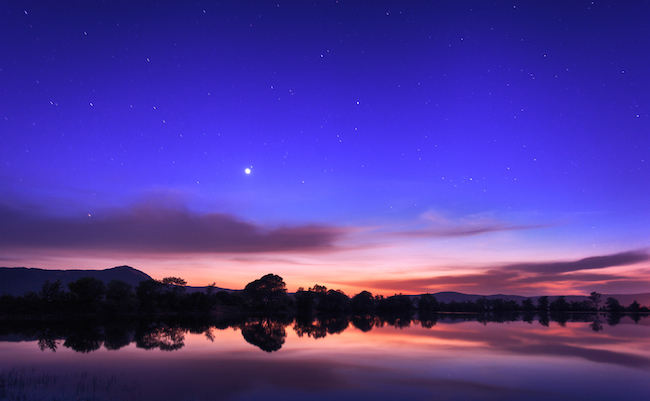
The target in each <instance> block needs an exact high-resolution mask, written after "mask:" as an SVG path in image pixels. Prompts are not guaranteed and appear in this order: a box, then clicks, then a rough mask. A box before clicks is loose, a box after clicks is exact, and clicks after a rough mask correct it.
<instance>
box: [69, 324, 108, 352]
mask: <svg viewBox="0 0 650 401" xmlns="http://www.w3.org/2000/svg"><path fill="white" fill-rule="evenodd" d="M103 340H104V339H103V336H102V331H101V330H100V328H99V327H98V326H90V325H89V326H85V325H84V326H78V327H75V328H74V329H73V331H72V332H71V333H70V334H69V335H68V337H67V338H66V339H65V342H64V343H63V346H64V347H68V348H71V349H72V350H74V351H76V352H81V353H88V352H92V351H97V350H98V349H99V347H101V346H102V343H103Z"/></svg>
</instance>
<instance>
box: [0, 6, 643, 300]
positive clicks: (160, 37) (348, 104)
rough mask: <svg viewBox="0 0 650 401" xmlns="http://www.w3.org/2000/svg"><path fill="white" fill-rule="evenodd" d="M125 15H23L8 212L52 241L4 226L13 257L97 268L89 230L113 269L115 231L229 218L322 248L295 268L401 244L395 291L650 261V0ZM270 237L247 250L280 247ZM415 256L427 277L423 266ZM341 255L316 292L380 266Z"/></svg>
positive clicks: (5, 176)
mask: <svg viewBox="0 0 650 401" xmlns="http://www.w3.org/2000/svg"><path fill="white" fill-rule="evenodd" d="M106 3H107V4H104V3H102V2H99V1H86V2H72V1H63V2H45V1H43V2H41V1H35V2H23V1H16V2H7V3H3V4H2V5H0V35H1V37H2V44H1V45H0V91H1V92H0V93H1V95H0V191H1V192H2V201H1V202H2V205H1V206H2V208H3V210H2V213H3V216H8V217H6V218H7V219H8V221H11V224H6V226H5V227H9V228H11V229H14V230H18V231H20V230H22V229H20V228H19V227H23V228H24V227H32V228H29V229H28V228H25V229H24V230H23V232H22V233H21V234H20V235H18V236H16V235H15V232H14V233H13V234H12V233H11V232H9V228H5V230H4V232H3V233H0V234H2V237H1V239H2V241H3V243H4V246H3V249H4V251H3V254H2V255H3V256H2V258H3V259H5V260H6V261H7V262H5V264H9V265H12V264H14V262H15V263H19V262H20V263H24V264H29V265H34V266H40V265H47V263H46V262H45V261H44V260H42V259H33V258H32V259H30V257H28V256H25V255H31V254H32V253H34V252H33V251H35V250H38V251H39V252H38V253H39V254H41V255H44V254H47V253H48V252H55V251H56V252H60V251H61V250H63V251H64V252H68V253H67V255H68V257H70V258H72V259H74V255H75V254H76V253H75V252H76V251H77V250H78V249H77V247H75V246H74V245H73V243H74V241H77V240H78V239H79V238H81V237H84V238H90V239H89V243H90V245H85V246H83V247H81V248H83V249H84V250H87V249H88V248H91V249H93V250H95V251H97V252H100V251H101V252H104V253H101V252H100V254H101V257H102V258H104V259H102V261H103V262H101V263H110V262H109V261H106V257H107V256H106V252H108V253H110V254H120V252H122V251H134V250H135V251H137V249H138V244H139V242H138V240H137V239H133V242H132V244H134V245H133V247H126V248H129V249H126V250H125V247H124V244H123V243H121V242H120V241H119V240H115V238H114V236H119V232H120V230H127V228H126V227H133V226H134V225H140V226H142V227H144V228H142V230H143V231H142V232H141V233H140V236H139V237H147V236H149V234H148V233H150V234H151V236H150V238H149V239H148V240H146V241H145V240H143V243H142V246H143V247H142V250H143V252H145V251H146V252H153V251H152V249H156V246H155V245H152V244H153V243H154V242H156V240H155V239H151V238H154V237H155V235H154V234H155V233H159V232H160V231H161V230H162V231H165V230H168V231H174V227H177V226H176V225H175V223H173V222H174V221H176V222H178V220H174V219H169V218H167V217H165V216H168V213H176V212H178V213H181V214H184V216H185V217H187V219H189V220H188V221H191V222H193V223H188V224H189V225H187V226H186V227H185V228H184V230H185V231H183V233H185V234H187V233H188V232H193V230H194V232H196V225H199V226H201V227H206V225H207V226H209V225H210V224H216V225H217V226H219V224H220V223H215V222H214V221H211V220H209V218H207V220H206V215H209V214H214V213H218V214H220V216H222V217H223V218H224V219H225V220H228V221H229V222H231V223H233V224H243V225H245V226H246V227H248V228H247V229H248V230H249V231H250V232H254V233H258V234H259V233H262V234H260V235H262V237H264V235H266V234H264V233H268V232H271V233H272V234H278V235H284V234H282V233H277V232H275V231H273V230H276V229H278V227H280V228H283V227H284V228H288V229H290V230H294V231H295V233H294V231H292V234H291V235H296V234H297V235H296V237H297V239H296V241H298V242H300V239H301V238H302V239H304V232H303V231H301V230H307V231H308V232H310V233H311V234H313V235H315V237H314V240H313V242H309V243H307V244H302V243H300V245H297V246H286V247H282V246H280V247H279V248H278V249H276V251H277V252H280V253H282V252H285V251H286V252H289V253H288V254H286V255H284V254H283V255H282V258H284V260H287V259H290V260H289V262H287V263H289V264H291V263H297V262H296V258H297V257H296V256H295V253H294V252H295V249H296V248H301V249H302V247H303V245H304V250H305V252H307V254H310V252H314V254H320V252H321V251H322V250H323V248H327V250H328V252H329V251H332V250H333V253H334V254H336V253H337V249H339V248H340V249H343V248H345V252H349V251H350V248H352V247H359V246H361V247H362V248H363V250H364V251H363V252H364V253H363V256H359V257H358V259H364V260H365V259H367V258H372V256H371V255H373V252H371V251H370V250H369V249H372V248H373V247H378V248H381V249H385V248H386V247H393V248H395V247H396V248H395V249H398V250H395V252H394V253H391V255H393V257H394V259H392V262H390V263H388V264H390V266H391V267H390V268H388V267H387V269H388V270H385V272H386V274H388V276H390V275H391V274H396V270H395V269H397V270H399V271H400V272H403V271H405V270H406V271H408V269H409V266H411V265H412V266H416V268H414V269H415V270H417V271H418V274H419V275H420V276H423V277H430V276H432V275H433V276H436V275H438V274H440V272H439V271H437V270H436V266H437V265H436V264H435V263H434V262H433V261H434V260H437V259H440V258H442V259H444V260H445V263H446V265H445V266H449V263H451V262H450V261H453V263H452V264H454V266H458V267H459V268H460V267H462V266H466V265H467V264H468V263H469V264H472V263H475V262H477V261H478V260H485V261H487V262H499V261H502V262H504V263H505V262H511V261H540V260H546V261H555V260H559V259H562V260H565V259H566V260H576V259H579V258H582V257H588V256H598V255H610V254H618V253H621V252H628V251H633V252H637V253H640V254H644V255H645V254H646V251H647V249H646V247H647V246H648V243H649V239H650V228H649V227H650V208H649V207H648V204H649V202H648V200H650V185H649V184H650V167H649V165H650V118H649V110H650V79H649V78H648V72H649V71H650V56H649V54H650V53H649V52H648V49H650V23H648V21H650V19H649V16H650V4H648V2H647V1H630V2H610V1H606V2H602V1H594V2H591V1H571V2H523V1H509V2H497V4H493V3H491V2H490V3H488V2H482V1H475V2H464V1H448V2H442V1H430V2H424V1H422V2H376V1H372V2H371V1H339V2H336V1H325V2H308V1H301V2H299V1H292V2H284V1H282V2H277V1H276V2H261V1H260V2H219V3H216V2H205V3H194V2H180V1H179V2H160V3H159V4H156V2H150V1H144V2H143V1H139V2H131V1H129V2H111V1H107V2H106ZM224 3H225V4H224ZM230 3H232V4H230ZM247 167H252V173H251V174H250V175H247V174H245V173H244V169H245V168H247ZM142 210H146V211H148V212H151V213H159V215H158V216H159V218H158V220H156V221H155V222H151V221H149V220H146V218H143V217H142V216H141V215H140V214H138V213H141V211H142ZM138 216H140V217H138ZM160 216H162V217H160ZM82 219H83V220H82ZM88 219H96V220H93V222H94V221H97V220H100V223H101V224H99V223H97V224H99V225H97V226H93V224H95V223H90V222H89V221H90V220H88ZM102 219H103V220H102ZM129 219H131V220H129ZM141 219H144V220H146V221H149V223H151V225H152V226H151V227H149V226H147V224H149V223H146V222H145V223H142V221H143V220H141ZM154 220H155V219H154ZM165 221H167V222H168V223H165ZM219 221H222V220H219ZM26 222H29V224H27V223H26ZM121 224H122V225H121ZM166 224H167V225H166ZM192 224H196V225H192ZM224 224H225V223H224ZM106 225H108V226H110V227H113V228H114V230H115V232H113V233H112V234H111V230H109V229H106ZM181 225H182V224H181ZM80 226H83V227H90V228H87V230H89V231H84V230H86V228H84V229H79V227H80ZM161 226H165V227H166V228H161ZM75 227H76V228H75ZM93 227H95V228H93ZM148 227H149V228H148ZM219 227H220V226H219ZM242 227H243V226H242ZM149 229H150V230H152V231H147V230H149ZM30 230H31V231H30ZM75 230H78V231H75ZM93 230H94V231H93ZM216 230H217V231H219V230H222V228H218V229H216ZM269 230H270V231H269ZM310 230H311V231H310ZM313 230H316V231H317V233H314V232H313ZM208 231H209V230H208ZM222 231H223V232H224V233H226V234H223V235H225V237H227V236H228V235H227V233H228V229H227V228H224V229H223V230H222ZM222 231H220V232H222ZM244 231H245V230H244ZM80 232H81V234H79V233H80ZM98 232H104V233H106V232H108V234H105V235H106V236H105V237H104V236H102V235H103V234H102V235H100V234H98ZM199 232H200V230H199ZM247 232H248V231H247ZM36 233H37V234H36ZM495 233H496V234H495ZM504 233H506V234H504ZM181 234H182V233H181ZM181 234H179V235H181ZM185 234H182V235H185ZM206 235H208V236H209V234H206ZM220 235H221V234H220ZM269 235H271V234H269ZM495 235H497V237H495ZM499 235H507V237H505V238H504V237H499ZM66 236H69V238H68V240H67V242H66V239H65V238H66ZM18 237H20V238H18ZM225 237H223V236H221V237H219V236H217V237H215V241H222V240H223V238H225ZM35 238H38V239H35ZM48 238H49V239H48ZM52 238H54V239H52ZM93 238H95V239H94V240H93ZM156 238H157V237H156ZM174 238H176V239H178V238H177V237H174ZM174 238H172V237H170V238H168V239H169V240H170V241H171V240H173V239H174ZM204 238H205V236H204ZM247 238H248V237H246V236H244V237H242V241H243V245H242V246H243V248H237V246H239V245H241V244H239V243H238V244H237V246H235V248H233V249H234V253H237V252H239V251H240V250H241V249H248V250H247V251H245V253H260V252H261V253H264V252H266V251H268V250H269V249H270V248H268V247H265V246H266V245H265V246H261V247H257V248H256V246H257V245H255V244H258V243H257V242H255V241H262V242H263V240H264V238H261V239H260V238H256V239H254V240H253V242H252V243H247V242H246V241H248V240H249V239H247ZM282 238H283V239H282V240H277V241H276V240H273V241H271V243H272V244H277V243H285V244H288V243H292V241H293V240H294V239H292V238H293V237H290V238H285V237H282ZM459 238H461V240H462V242H457V243H456V244H454V245H453V246H450V248H448V249H447V248H445V247H446V245H443V242H444V241H447V240H449V241H458V239H459ZM470 240H471V241H470ZM93 241H95V242H93ZM274 241H275V242H274ZM278 241H279V242H278ZM472 241H474V242H472ZM100 242H101V243H102V245H101V246H97V245H92V244H93V243H95V244H97V243H100ZM208 242H209V241H208ZM226 242H228V241H226ZM235 242H236V241H235ZM228 243H229V242H228ZM106 244H108V245H106ZM111 244H114V247H112V248H111V246H110V245H111ZM378 244H381V247H379V245H378ZM495 244H496V245H495ZM258 245H259V244H258ZM166 246H167V245H166V244H165V242H164V241H162V242H161V244H160V245H159V246H158V248H164V247H166ZM215 246H216V245H215ZM402 246H405V247H406V248H403V249H402V248H399V247H402ZM247 247H249V248H247ZM409 247H417V248H418V249H421V250H422V254H418V255H419V259H417V261H413V260H410V261H407V260H406V259H400V258H399V255H406V254H409V255H411V256H412V255H413V254H412V249H411V248H409ZM19 248H20V249H26V251H24V252H23V253H21V252H18V251H17V249H19ZM100 248H101V249H100ZM180 248H181V249H180V251H179V252H180V254H179V255H180V256H177V259H178V260H182V259H183V258H184V256H182V255H183V249H182V248H183V247H182V246H181V247H180ZM271 248H273V246H271ZM399 249H402V250H401V251H400V250H399ZM409 249H410V250H409ZM427 249H428V250H429V251H430V253H427V252H429V251H425V250H427ZM463 249H465V251H463ZM186 251H187V252H189V253H192V254H193V255H195V256H196V252H198V253H199V254H201V255H203V256H202V257H204V259H205V260H208V259H210V258H211V257H214V258H215V260H222V259H221V258H222V256H214V255H215V253H217V254H219V255H221V254H222V253H224V252H226V251H224V246H222V245H218V246H216V248H214V249H210V246H209V245H206V247H205V248H200V249H199V250H198V251H197V249H195V248H193V247H189V248H188V249H186ZM526 251H529V252H530V254H529V258H528V257H527V256H526ZM56 252H55V253H56ZM400 252H402V253H401V254H400ZM154 253H155V252H154ZM59 255H60V254H59ZM275 255H277V253H275ZM292 255H293V256H292ZM328 255H329V256H327V257H324V258H325V259H318V262H317V263H315V264H316V265H317V266H318V267H317V268H314V270H313V271H312V273H310V274H311V275H310V274H307V273H305V270H303V271H302V272H301V273H300V274H301V275H300V277H301V279H304V280H307V281H309V280H311V281H314V280H319V275H320V274H321V272H322V270H323V268H325V267H326V266H332V265H336V264H337V263H345V264H346V266H348V268H349V269H350V270H346V273H345V274H349V275H351V276H355V277H356V276H359V277H360V280H364V278H363V277H365V276H364V274H370V272H366V273H360V271H362V270H363V271H365V270H364V269H363V268H360V270H356V269H355V268H354V263H352V261H353V260H357V258H355V257H352V256H350V257H347V258H344V259H345V260H344V262H336V260H337V256H332V253H328ZM374 255H377V256H376V257H377V258H381V259H382V260H385V259H384V258H385V256H386V255H385V254H382V253H381V252H379V251H378V252H377V253H374ZM468 255H470V256H468ZM230 257H233V256H232V255H230V256H229V258H230ZM72 259H71V260H72ZM109 259H110V258H109ZM118 259H119V258H118ZM642 259H643V258H642ZM646 259H647V258H646ZM119 260H126V261H127V262H129V261H130V259H128V258H126V259H124V258H122V259H119ZM323 260H327V261H326V262H324V261H323ZM400 260H403V263H402V262H400ZM310 261H311V262H310V263H314V261H313V259H310ZM116 262H117V259H116ZM303 262H304V261H303ZM470 262H471V263H470ZM70 263H73V262H70ZM75 263H77V265H80V263H81V262H79V261H78V262H75ZM84 263H86V262H84ZM87 263H90V262H87ZM94 263H96V264H95V265H92V263H91V266H87V267H90V268H105V267H110V266H103V265H101V263H100V262H94ZM97 263H98V264H97ZM134 263H135V262H134ZM142 263H143V265H141V266H135V267H140V268H143V266H145V265H146V263H144V262H142ZM205 263H206V264H207V265H209V262H205ZM219 263H221V262H219ZM219 263H217V264H219ZM73 264H74V263H73ZM398 265H399V268H398ZM53 266H54V265H53ZM147 266H148V265H147ZM203 266H205V265H203ZM274 266H275V267H277V266H279V265H274ZM423 266H424V267H423ZM154 267H155V266H151V269H153V268H154ZM279 268H280V269H281V267H279ZM391 268H392V269H393V270H390V269H391ZM635 268H636V269H637V270H634V272H635V273H634V274H637V275H638V274H641V273H640V271H639V270H638V268H639V266H635ZM642 268H643V269H646V270H644V271H643V272H647V269H648V265H647V263H646V264H645V266H642ZM185 269H189V268H185ZM203 269H204V270H205V269H208V271H209V268H206V267H203ZM215 269H216V270H215V271H219V270H218V268H215ZM236 269H243V270H246V269H247V268H246V267H245V266H239V267H237V268H236ZM422 269H425V273H423V272H422ZM143 270H147V269H145V268H143ZM378 271H379V272H384V270H381V269H379V270H378ZM628 273H629V274H632V273H631V272H628ZM192 274H193V273H190V272H189V271H188V272H187V273H185V275H186V276H190V277H192ZM210 274H213V273H208V272H206V271H204V273H201V274H198V273H197V274H196V275H197V276H201V275H202V277H203V276H205V277H207V276H209V275H210ZM216 274H217V273H214V274H213V275H216ZM218 274H223V272H222V271H219V272H218ZM285 274H288V275H291V274H292V273H291V271H287V273H285ZM341 274H344V273H340V274H339V275H341ZM373 274H374V272H373ZM178 275H183V272H181V273H179V274H178ZM420 276H418V277H420ZM253 278H255V277H253ZM619 278H620V277H619ZM629 278H630V277H628V276H625V277H623V278H620V279H621V280H627V279H629ZM389 279H390V277H389ZM211 281H212V280H211ZM333 281H334V280H333V279H330V281H329V282H333ZM607 283H608V282H605V281H602V282H599V285H603V286H606V284H607ZM243 284H245V283H243ZM341 285H344V284H341ZM578 287H579V286H577V285H573V286H572V287H571V288H578ZM637 287H638V286H637ZM637 287H635V290H639V288H637ZM477 288H481V287H477ZM603 288H606V287H603ZM607 288H609V287H607ZM616 288H618V287H616ZM621 288H623V287H621ZM647 288H648V289H649V290H650V287H647ZM623 289H625V288H623ZM477 291H478V290H477ZM486 291H487V290H486Z"/></svg>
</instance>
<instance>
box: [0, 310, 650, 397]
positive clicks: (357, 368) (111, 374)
mask: <svg viewBox="0 0 650 401" xmlns="http://www.w3.org/2000/svg"><path fill="white" fill-rule="evenodd" d="M623 323H629V322H626V321H623ZM286 334H287V337H286V339H285V342H284V343H283V345H282V349H281V350H279V351H278V352H272V353H269V352H262V351H261V350H260V349H259V348H257V347H254V346H252V345H251V344H249V343H247V342H246V341H244V340H243V338H242V333H241V331H240V330H239V329H232V328H228V329H225V330H217V329H215V328H212V329H211V335H209V336H206V333H191V332H186V333H184V339H183V344H184V346H183V347H182V348H181V349H179V350H177V351H169V352H164V351H161V350H160V349H152V350H144V349H142V348H137V347H136V345H135V343H131V344H129V345H128V346H125V347H123V348H120V349H119V350H117V351H116V350H107V349H106V348H105V347H102V348H100V349H98V350H97V351H93V352H89V353H77V352H74V351H73V350H72V349H70V348H67V347H62V346H60V347H58V348H57V351H56V352H51V351H49V350H46V351H43V352H42V351H41V350H40V348H39V347H38V345H37V344H36V343H35V341H23V342H0V354H1V355H2V360H1V362H0V367H1V369H0V370H2V372H3V374H4V375H5V376H6V375H7V372H13V373H14V374H15V375H18V376H20V375H21V374H22V377H23V378H30V377H31V378H32V381H33V380H34V379H33V378H34V377H41V378H42V377H49V378H51V380H49V381H47V383H45V384H43V383H41V385H40V387H39V386H38V385H35V386H34V390H33V394H34V396H35V398H33V399H37V397H36V396H37V395H38V394H40V393H39V392H41V393H42V392H50V393H52V394H54V395H56V394H66V395H70V396H71V398H72V395H78V394H75V393H74V391H79V390H78V389H79V388H83V389H85V390H84V391H87V392H89V393H88V394H91V395H92V396H93V397H95V399H102V400H103V399H196V400H202V399H228V400H249V399H262V398H263V399H282V400H292V399H306V398H309V399H312V400H321V399H323V400H324V399H332V398H336V399H344V400H345V399H373V400H388V399H397V398H400V399H404V398H410V399H432V398H433V399H452V400H455V399H459V400H460V399H463V400H467V399H469V400H472V399H477V400H478V399H481V400H493V399H494V400H501V399H508V400H510V399H515V400H516V399H526V400H542V399H543V400H548V399H571V400H574V399H584V398H590V399H592V400H600V399H602V400H606V399H626V400H628V399H630V400H631V399H643V395H644V394H647V393H648V391H649V390H650V383H649V381H648V378H649V377H650V340H648V338H650V336H649V334H650V326H648V325H641V324H638V325H635V324H619V325H616V326H608V325H605V327H604V329H603V330H601V331H599V332H594V331H593V330H592V329H591V327H590V325H589V323H582V322H567V323H566V324H565V325H564V326H561V325H559V324H558V323H555V322H551V323H550V325H549V327H545V326H543V325H540V324H539V323H538V322H536V321H535V322H533V323H532V324H529V323H527V322H522V321H517V322H510V323H488V324H486V325H483V324H482V323H479V322H475V321H474V322H472V321H470V322H461V323H456V324H448V323H442V322H438V323H437V324H436V325H435V326H433V327H432V328H431V329H425V328H422V327H420V326H419V325H418V324H416V323H412V324H411V325H410V326H409V327H406V328H403V329H397V328H395V327H393V326H388V325H386V326H384V327H374V328H373V329H372V330H371V331H369V332H365V333H364V332H362V331H360V330H359V329H356V328H354V327H352V325H350V326H349V327H348V328H347V329H346V330H345V331H343V332H341V333H339V334H329V335H327V336H325V337H324V338H319V339H316V340H315V339H314V338H312V337H308V336H306V335H303V336H302V337H300V336H298V334H297V333H296V331H294V329H293V326H291V325H290V326H287V327H286ZM208 337H211V338H212V341H210V339H209V338H208ZM21 372H22V373H21ZM53 383H55V384H53ZM80 383H82V385H81V387H80ZM84 383H85V384H84ZM66 386H67V387H66ZM84 386H85V387H84ZM66 388H67V390H66ZM75 389H77V390H75ZM88 394H86V395H88ZM1 398H2V397H1V396H0V399H1Z"/></svg>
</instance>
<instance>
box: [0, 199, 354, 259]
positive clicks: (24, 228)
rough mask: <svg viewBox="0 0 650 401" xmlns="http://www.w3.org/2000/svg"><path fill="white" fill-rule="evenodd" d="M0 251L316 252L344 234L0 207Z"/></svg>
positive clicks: (153, 213) (223, 217)
mask: <svg viewBox="0 0 650 401" xmlns="http://www.w3.org/2000/svg"><path fill="white" fill-rule="evenodd" d="M0 221H2V224H0V248H5V249H17V248H29V249H34V248H36V249H55V250H56V249H65V250H91V251H96V250H102V251H115V252H121V251H122V252H147V253H163V254H165V253H254V252H280V251H282V252H293V251H309V252H319V251H326V250H332V249H334V248H335V245H334V242H335V241H336V240H337V239H339V238H340V237H341V236H343V235H344V234H345V230H344V229H342V228H338V227H331V226H325V225H318V224H309V225H300V226H284V227H276V228H266V227H263V226H260V225H256V224H253V223H250V222H246V221H243V220H241V219H239V218H237V217H236V216H233V215H230V214H224V213H208V214H198V213H194V212H191V211H189V210H187V209H186V208H182V207H170V206H168V205H160V204H156V203H144V204H139V205H137V206H134V207H132V208H129V209H123V210H116V211H112V212H110V213H105V214H103V215H93V216H84V217H83V218H62V217H52V216H43V215H30V214H27V213H25V212H24V211H20V210H16V209H11V208H7V207H0Z"/></svg>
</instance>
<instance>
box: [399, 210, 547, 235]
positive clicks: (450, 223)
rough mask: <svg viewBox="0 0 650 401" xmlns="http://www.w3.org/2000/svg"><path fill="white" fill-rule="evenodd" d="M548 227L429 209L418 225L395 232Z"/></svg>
mask: <svg viewBox="0 0 650 401" xmlns="http://www.w3.org/2000/svg"><path fill="white" fill-rule="evenodd" d="M546 227H550V225H548V224H510V223H507V222H504V221H500V220H498V219H495V218H492V217H490V216H487V215H482V214H478V215H470V216H465V217H462V218H457V219H452V218H449V217H446V216H445V215H443V214H441V213H438V212H433V211H429V212H426V213H424V214H422V215H421V216H420V219H419V222H418V224H417V225H416V226H414V227H412V228H409V229H404V230H399V231H396V232H394V234H395V235H398V236H406V237H415V238H454V237H469V236H474V235H482V234H489V233H494V232H499V231H518V230H531V229H537V228H546Z"/></svg>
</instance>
